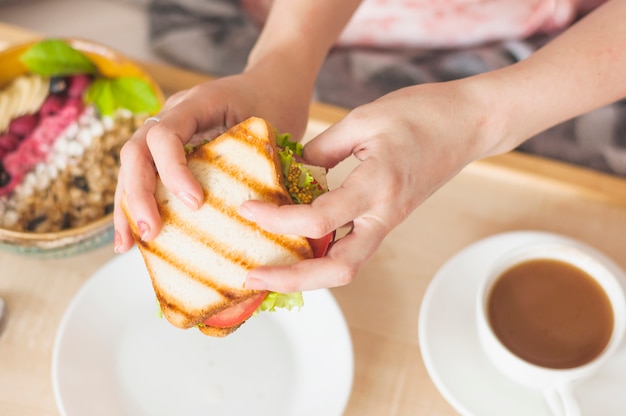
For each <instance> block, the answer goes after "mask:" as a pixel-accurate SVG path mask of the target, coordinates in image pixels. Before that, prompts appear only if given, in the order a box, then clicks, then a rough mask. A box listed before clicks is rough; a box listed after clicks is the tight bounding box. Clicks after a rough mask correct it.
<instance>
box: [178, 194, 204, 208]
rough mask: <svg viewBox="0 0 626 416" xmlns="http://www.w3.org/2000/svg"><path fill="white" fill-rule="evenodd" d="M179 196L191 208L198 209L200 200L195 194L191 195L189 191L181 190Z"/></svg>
mask: <svg viewBox="0 0 626 416" xmlns="http://www.w3.org/2000/svg"><path fill="white" fill-rule="evenodd" d="M178 198H179V199H180V200H181V201H183V202H184V203H185V205H187V206H188V207H189V208H191V209H198V208H199V207H200V204H199V203H198V200H197V199H196V198H194V197H193V196H191V195H189V194H188V193H187V192H180V193H179V194H178Z"/></svg>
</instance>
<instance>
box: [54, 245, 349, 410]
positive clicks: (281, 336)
mask: <svg viewBox="0 0 626 416" xmlns="http://www.w3.org/2000/svg"><path fill="white" fill-rule="evenodd" d="M304 296H305V298H304V299H305V306H304V307H303V308H302V310H300V311H299V312H297V311H291V312H289V311H282V312H273V313H263V314H259V315H258V316H257V317H253V318H251V319H249V320H248V322H246V323H245V324H244V326H242V327H241V328H240V329H239V330H238V331H236V332H234V333H233V334H231V335H229V336H228V337H225V338H212V337H207V336H205V335H203V334H201V333H200V331H197V330H195V329H191V330H187V331H185V330H181V329H177V328H174V327H173V326H172V325H170V324H169V323H168V322H167V321H166V320H165V319H160V318H158V316H157V304H156V301H155V298H154V292H153V290H152V286H151V284H150V279H149V277H148V275H147V273H146V271H145V266H144V263H143V261H142V259H141V256H140V255H139V252H138V251H137V249H134V250H132V251H131V252H129V253H127V254H124V255H121V256H119V257H117V258H116V259H114V260H112V261H111V262H110V263H108V264H107V265H105V266H104V267H103V268H102V269H100V270H99V271H98V272H96V273H95V274H94V275H93V277H91V279H90V280H89V281H87V282H86V283H85V285H84V286H83V287H82V288H81V289H80V291H79V292H78V294H77V295H76V297H75V298H74V299H73V301H72V302H71V304H70V306H69V307H68V309H67V311H66V312H65V315H64V317H63V319H62V321H61V325H60V327H59V330H58V333H57V337H56V340H55V345H54V351H53V357H52V360H53V361H52V381H53V387H54V394H55V398H56V401H57V405H58V407H59V410H60V412H61V414H62V415H64V416H84V415H90V416H97V415H106V416H111V415H116V416H121V415H132V416H141V415H150V416H156V415H168V416H169V415H183V416H194V415H219V416H223V415H246V414H253V415H272V416H276V415H281V416H282V415H298V416H300V415H340V414H342V412H343V410H344V408H345V406H346V404H347V401H348V398H349V395H350V391H351V388H352V377H353V365H354V363H353V354H352V342H351V339H350V335H349V331H348V327H347V325H346V322H345V320H344V317H343V315H342V313H341V310H340V309H339V307H338V306H337V304H336V302H335V300H334V298H333V297H332V295H331V294H330V292H328V291H327V290H321V291H314V292H306V293H305V294H304Z"/></svg>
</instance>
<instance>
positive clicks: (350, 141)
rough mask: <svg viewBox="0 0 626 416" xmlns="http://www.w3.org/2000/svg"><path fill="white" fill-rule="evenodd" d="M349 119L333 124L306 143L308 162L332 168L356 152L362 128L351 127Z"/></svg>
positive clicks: (305, 155)
mask: <svg viewBox="0 0 626 416" xmlns="http://www.w3.org/2000/svg"><path fill="white" fill-rule="evenodd" d="M348 124H349V121H348V120H347V119H344V120H341V121H339V122H338V123H336V124H333V125H332V126H330V127H329V128H328V129H326V130H325V131H323V132H322V133H320V134H319V135H318V136H316V137H314V138H313V139H311V140H310V141H309V142H307V143H306V144H305V145H304V154H303V156H304V159H305V160H306V161H307V163H310V164H312V165H316V166H323V167H325V168H329V169H330V168H332V167H334V166H336V165H337V164H338V163H339V162H341V161H343V160H345V159H346V158H348V157H349V156H351V155H352V154H354V153H355V152H356V149H357V148H358V146H359V145H358V143H359V140H360V139H361V136H360V135H359V133H358V132H359V131H360V130H361V129H354V128H349V126H348Z"/></svg>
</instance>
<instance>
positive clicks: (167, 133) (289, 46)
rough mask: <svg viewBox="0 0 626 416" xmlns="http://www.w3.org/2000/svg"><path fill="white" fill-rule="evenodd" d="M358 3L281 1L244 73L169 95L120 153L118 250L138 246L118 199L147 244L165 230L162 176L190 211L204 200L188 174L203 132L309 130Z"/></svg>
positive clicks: (116, 219)
mask: <svg viewBox="0 0 626 416" xmlns="http://www.w3.org/2000/svg"><path fill="white" fill-rule="evenodd" d="M359 3H360V0H342V1H335V0H317V1H314V2H311V1H306V0H299V1H296V0H276V1H275V2H274V6H275V7H273V8H272V11H271V12H270V15H269V16H268V21H267V23H266V25H265V26H264V29H263V31H262V33H261V35H260V37H259V39H258V41H257V43H256V44H255V46H254V48H253V50H252V52H251V54H250V56H249V61H248V65H247V67H246V69H245V71H244V72H243V73H242V74H238V75H233V76H230V77H224V78H221V79H218V80H215V81H212V82H207V83H204V84H200V85H198V86H195V87H194V88H192V89H190V90H187V91H181V92H179V93H177V94H175V95H174V96H172V97H170V99H168V101H167V102H166V104H165V105H164V108H163V110H162V111H161V112H160V114H159V116H160V119H161V120H160V122H158V123H155V122H153V121H152V122H149V123H148V124H146V125H144V126H142V127H141V128H140V129H139V130H138V131H137V132H136V133H135V134H134V135H133V137H132V138H131V139H130V140H129V141H128V143H127V144H126V145H125V146H124V147H123V148H122V151H121V155H120V158H121V168H120V173H119V180H118V186H117V189H116V197H115V212H114V222H115V242H114V245H115V251H116V252H124V251H127V250H128V249H130V248H131V247H132V245H133V239H132V236H131V234H130V229H129V226H128V223H127V221H126V218H125V216H124V214H123V213H122V210H121V209H120V200H121V198H122V196H123V195H126V197H127V202H128V207H129V211H130V215H131V216H132V218H133V219H135V221H136V222H137V224H138V227H139V230H140V233H141V236H142V238H143V239H144V240H146V241H149V240H152V239H153V238H154V237H156V235H157V234H158V233H159V231H160V228H161V219H160V217H159V213H158V210H157V207H156V203H155V200H154V191H155V186H156V173H155V168H156V171H158V172H159V175H160V177H161V179H162V180H163V183H164V184H165V186H166V187H167V188H168V189H169V190H170V191H171V192H172V193H173V194H174V195H177V196H178V197H179V198H181V200H182V201H184V202H185V203H186V204H187V205H188V206H189V207H190V209H197V207H198V206H199V204H200V201H202V199H203V193H202V190H201V189H200V186H199V185H198V183H197V182H196V181H195V179H194V178H193V176H192V175H191V173H190V171H189V170H188V169H187V166H186V160H185V155H184V150H183V144H184V143H187V142H188V141H189V140H191V139H192V137H193V136H194V135H195V134H197V133H199V132H207V131H210V132H212V133H213V134H215V133H216V132H220V131H224V130H225V129H227V128H229V127H231V126H233V125H235V124H237V123H238V122H240V121H243V120H244V119H246V118H248V117H250V116H253V115H254V116H259V117H263V118H265V119H267V120H269V121H270V122H272V124H273V125H274V126H275V127H276V128H277V129H278V130H279V131H289V132H291V133H292V134H293V135H294V137H300V136H301V135H302V133H303V132H304V129H305V127H306V123H307V119H308V108H309V104H310V101H311V95H312V91H313V87H314V83H315V79H316V77H317V73H318V71H319V68H320V67H321V65H322V63H323V61H324V58H325V57H326V54H327V53H328V51H329V49H330V48H331V46H332V45H333V43H334V41H335V39H336V38H337V37H338V36H339V33H340V32H341V30H342V28H343V27H344V26H345V25H346V24H347V21H348V20H349V18H350V17H351V15H352V14H353V12H354V11H355V10H356V8H357V7H358V5H359Z"/></svg>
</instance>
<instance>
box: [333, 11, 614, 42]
mask: <svg viewBox="0 0 626 416" xmlns="http://www.w3.org/2000/svg"><path fill="white" fill-rule="evenodd" d="M602 2H603V0H364V1H363V3H362V4H361V6H360V7H359V9H358V10H357V11H356V14H355V15H354V16H353V19H352V20H351V21H350V23H349V24H348V26H347V27H346V29H345V30H344V32H343V34H342V35H341V37H340V40H339V43H340V44H341V45H343V46H378V47H403V46H413V47H424V48H438V47H459V46H469V45H476V44H479V43H484V42H488V41H494V40H503V39H521V38H525V37H528V36H530V35H533V34H536V33H552V32H555V31H557V30H560V29H562V28H564V27H566V26H567V25H569V24H570V23H571V22H572V21H573V20H574V19H575V18H576V16H578V15H580V14H583V13H586V12H588V11H589V10H591V9H593V8H594V7H596V6H598V5H599V4H601V3H602Z"/></svg>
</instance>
